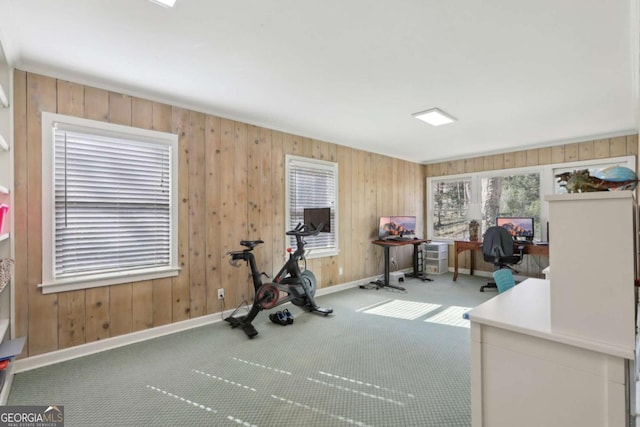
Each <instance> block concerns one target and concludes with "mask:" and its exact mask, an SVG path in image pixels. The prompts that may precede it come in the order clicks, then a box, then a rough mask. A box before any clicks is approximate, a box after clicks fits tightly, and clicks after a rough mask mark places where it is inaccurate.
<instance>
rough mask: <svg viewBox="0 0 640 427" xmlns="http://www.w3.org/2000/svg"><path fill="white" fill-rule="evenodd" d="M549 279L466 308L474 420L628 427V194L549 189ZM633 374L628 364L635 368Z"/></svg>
mask: <svg viewBox="0 0 640 427" xmlns="http://www.w3.org/2000/svg"><path fill="white" fill-rule="evenodd" d="M546 200H547V201H548V202H549V221H550V224H551V227H552V228H553V229H554V230H560V231H558V232H556V233H554V236H555V238H554V239H553V240H552V241H551V244H550V246H549V257H550V265H552V266H553V273H552V274H551V275H550V278H549V280H541V279H527V280H525V281H524V282H522V283H520V284H519V285H517V286H515V287H514V288H512V289H510V290H509V291H507V292H504V293H502V294H500V295H497V296H496V297H494V298H492V299H490V300H489V301H487V302H485V303H483V304H481V305H479V306H478V307H476V308H474V309H473V310H471V311H470V312H469V320H470V321H471V342H472V343H471V373H472V375H471V384H472V385H471V389H472V398H471V400H472V425H473V426H474V427H481V426H491V427H501V426H505V427H507V426H509V427H510V426H514V425H518V426H532V427H534V426H536V427H537V426H542V425H544V426H558V427H564V426H567V425H579V426H594V427H601V426H611V427H613V426H616V427H617V426H628V425H629V416H630V415H631V413H632V412H633V411H632V410H631V408H632V405H631V403H630V401H629V397H630V396H634V383H633V381H631V380H630V377H629V374H630V373H629V370H630V368H629V366H630V365H631V364H632V361H633V360H634V358H635V351H636V349H635V326H636V321H635V310H636V301H635V289H634V281H635V277H636V273H635V272H636V262H635V257H636V242H635V241H636V229H635V222H636V220H635V218H636V203H635V200H634V198H633V193H632V192H630V191H618V192H613V191H612V192H598V193H582V194H563V195H553V196H547V197H546ZM631 372H633V371H631Z"/></svg>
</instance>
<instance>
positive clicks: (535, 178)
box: [481, 173, 541, 237]
mask: <svg viewBox="0 0 640 427" xmlns="http://www.w3.org/2000/svg"><path fill="white" fill-rule="evenodd" d="M481 185H482V198H481V210H482V229H481V232H484V231H486V230H487V228H489V227H491V226H493V225H495V224H496V218H497V217H499V216H514V217H533V218H534V224H535V229H534V235H535V236H536V237H539V236H541V233H540V206H541V203H540V174H539V173H529V174H520V175H506V176H493V177H485V178H482V180H481Z"/></svg>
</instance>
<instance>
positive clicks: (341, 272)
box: [338, 267, 344, 276]
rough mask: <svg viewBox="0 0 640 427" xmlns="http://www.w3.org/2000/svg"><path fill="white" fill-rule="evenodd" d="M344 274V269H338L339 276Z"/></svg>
mask: <svg viewBox="0 0 640 427" xmlns="http://www.w3.org/2000/svg"><path fill="white" fill-rule="evenodd" d="M343 273H344V272H343V271H342V267H340V268H338V276H342V274H343Z"/></svg>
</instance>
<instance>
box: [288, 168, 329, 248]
mask: <svg viewBox="0 0 640 427" xmlns="http://www.w3.org/2000/svg"><path fill="white" fill-rule="evenodd" d="M286 164H287V168H286V169H287V170H286V175H287V210H286V212H287V218H286V222H285V224H287V230H286V231H288V230H292V229H293V228H295V227H296V225H298V224H299V223H303V222H304V209H305V208H330V209H331V232H330V233H320V234H318V235H317V236H310V237H306V238H305V241H306V246H305V249H307V250H309V254H308V256H307V258H318V257H322V256H333V255H337V254H338V221H337V218H338V212H337V209H338V208H337V207H338V200H337V194H338V164H337V163H334V162H327V161H324V160H316V159H309V158H306V157H298V156H291V155H288V156H287V157H286ZM288 237H289V239H288V241H287V243H288V245H289V246H290V247H294V248H295V245H296V240H295V237H291V236H288Z"/></svg>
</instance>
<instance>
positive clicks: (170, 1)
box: [149, 0, 176, 7]
mask: <svg viewBox="0 0 640 427" xmlns="http://www.w3.org/2000/svg"><path fill="white" fill-rule="evenodd" d="M149 1H150V2H151V3H155V4H157V5H159V6H162V7H173V5H175V4H176V0H149Z"/></svg>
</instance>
